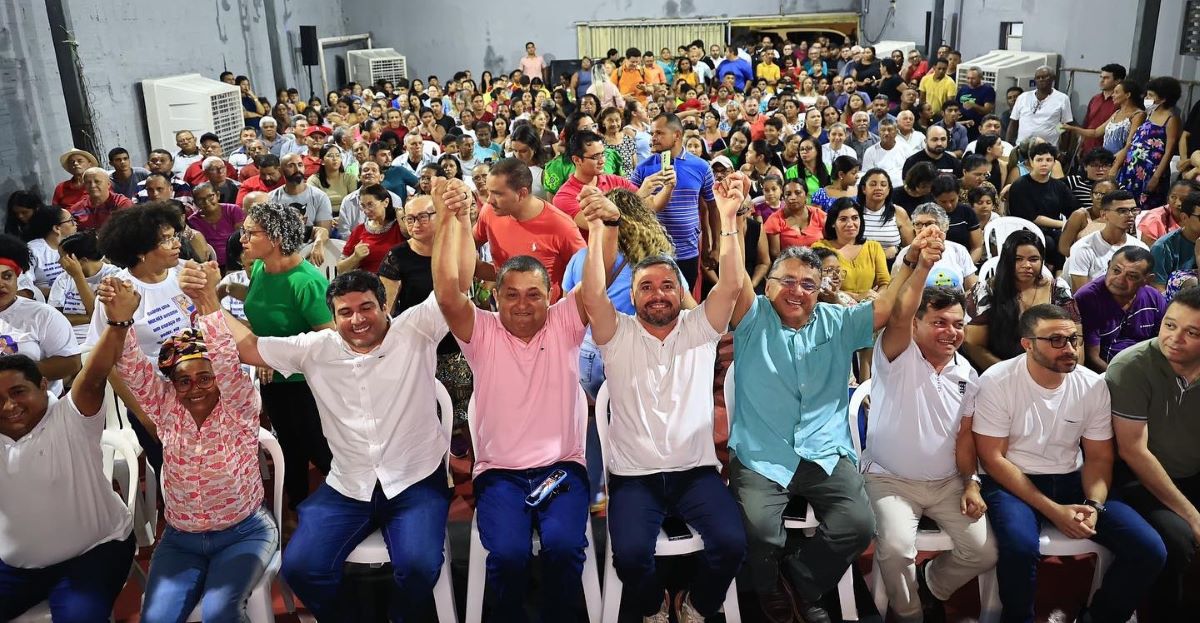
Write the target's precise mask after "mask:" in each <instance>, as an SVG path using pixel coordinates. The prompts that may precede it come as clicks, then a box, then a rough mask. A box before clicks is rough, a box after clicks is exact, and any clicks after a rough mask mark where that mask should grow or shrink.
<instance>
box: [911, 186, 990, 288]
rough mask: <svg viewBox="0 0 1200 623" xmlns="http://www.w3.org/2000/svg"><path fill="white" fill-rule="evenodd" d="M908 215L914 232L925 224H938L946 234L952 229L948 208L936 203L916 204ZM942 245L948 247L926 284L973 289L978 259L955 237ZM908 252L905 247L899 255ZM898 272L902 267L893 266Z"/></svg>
mask: <svg viewBox="0 0 1200 623" xmlns="http://www.w3.org/2000/svg"><path fill="white" fill-rule="evenodd" d="M909 218H910V219H912V226H913V231H921V230H922V229H925V228H926V227H937V228H938V229H940V230H942V233H943V234H945V233H946V232H948V231H950V217H949V216H947V215H946V211H945V210H943V209H942V208H941V206H939V205H938V204H936V203H933V202H929V203H922V204H921V205H919V206H917V207H916V208H914V209H913V213H912V216H911V217H909ZM943 244H944V245H945V248H944V249H942V257H941V259H939V260H938V261H937V263H936V264H934V265H933V268H930V269H929V275H928V276H927V277H926V280H925V285H926V286H930V287H932V286H942V287H948V288H953V289H955V290H959V291H960V292H970V291H971V289H972V288H974V287H975V284H976V283H978V281H979V275H978V270H977V269H976V268H975V261H974V260H972V259H971V252H970V251H969V250H967V248H966V247H964V246H962V245H961V244H959V243H957V242H954V241H953V240H946V241H945V242H943ZM907 253H908V247H904V248H902V249H900V252H899V253H897V254H896V256H897V257H899V256H903V255H906V254H907ZM899 274H900V266H898V265H893V266H892V279H895V278H896V276H897V275H899Z"/></svg>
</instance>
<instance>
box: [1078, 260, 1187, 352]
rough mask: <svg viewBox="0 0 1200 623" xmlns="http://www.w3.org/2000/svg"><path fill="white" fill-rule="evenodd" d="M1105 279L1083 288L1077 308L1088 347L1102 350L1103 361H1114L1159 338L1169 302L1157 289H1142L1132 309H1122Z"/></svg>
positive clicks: (1090, 283) (1100, 278)
mask: <svg viewBox="0 0 1200 623" xmlns="http://www.w3.org/2000/svg"><path fill="white" fill-rule="evenodd" d="M1104 277H1105V275H1100V276H1099V277H1096V278H1095V279H1093V280H1091V281H1089V282H1087V283H1086V284H1084V285H1083V287H1081V288H1079V291H1078V292H1076V293H1075V304H1076V305H1077V306H1078V307H1079V315H1080V317H1081V318H1082V320H1083V343H1084V345H1086V346H1099V347H1100V358H1101V359H1103V360H1104V361H1112V358H1113V357H1115V356H1116V355H1117V353H1119V352H1121V351H1123V350H1125V349H1126V348H1129V347H1130V346H1133V345H1134V344H1137V343H1138V342H1144V341H1146V340H1148V339H1150V338H1152V337H1154V336H1156V335H1158V325H1159V323H1160V322H1162V317H1163V314H1164V313H1165V312H1166V310H1167V299H1166V297H1164V296H1163V295H1162V293H1161V292H1159V291H1158V290H1156V289H1155V288H1154V287H1153V286H1142V287H1141V289H1139V290H1138V291H1137V294H1135V295H1134V296H1133V302H1132V303H1130V304H1129V309H1128V310H1125V309H1122V308H1121V306H1120V304H1118V303H1117V301H1116V299H1114V298H1113V296H1112V294H1110V293H1109V292H1108V288H1106V287H1105V286H1104Z"/></svg>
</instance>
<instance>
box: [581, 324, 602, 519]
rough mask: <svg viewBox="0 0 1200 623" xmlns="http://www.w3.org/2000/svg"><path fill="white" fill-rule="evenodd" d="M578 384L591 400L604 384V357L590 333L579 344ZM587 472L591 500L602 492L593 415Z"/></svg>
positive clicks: (599, 454)
mask: <svg viewBox="0 0 1200 623" xmlns="http://www.w3.org/2000/svg"><path fill="white" fill-rule="evenodd" d="M579 384H580V385H581V386H582V387H583V391H585V392H587V395H588V396H589V397H591V399H592V400H595V399H596V394H598V393H600V386H601V385H603V384H604V359H603V358H601V356H600V348H599V347H597V346H596V343H595V342H593V341H592V334H591V333H588V334H587V335H586V336H585V337H584V338H583V342H582V343H581V344H580V345H579ZM587 472H588V484H589V486H590V488H589V491H590V493H591V494H592V497H591V500H595V499H596V498H597V497H598V496H599V495H600V494H601V493H604V459H603V458H602V456H601V452H600V434H599V433H598V432H597V431H596V420H595V418H594V417H589V418H588V425H587Z"/></svg>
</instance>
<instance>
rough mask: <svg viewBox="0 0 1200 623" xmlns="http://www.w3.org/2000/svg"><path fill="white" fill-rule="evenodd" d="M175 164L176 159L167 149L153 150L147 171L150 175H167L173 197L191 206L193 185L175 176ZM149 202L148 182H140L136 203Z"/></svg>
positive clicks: (147, 162)
mask: <svg viewBox="0 0 1200 623" xmlns="http://www.w3.org/2000/svg"><path fill="white" fill-rule="evenodd" d="M174 163H175V157H174V156H172V155H171V152H169V151H167V150H165V149H151V150H150V157H149V158H148V159H147V160H146V169H147V170H148V171H150V173H161V174H163V175H165V176H166V177H167V179H168V180H170V181H171V194H172V196H174V197H175V198H176V199H178V200H179V201H182V202H183V203H184V204H186V205H191V204H192V185H191V184H188V183H187V182H185V181H183V180H182V179H179V177H177V176H176V175H175V172H174V166H175V164H174ZM146 177H147V178H149V177H150V175H149V174H147V175H146ZM149 200H150V199H149V198H148V197H147V195H146V180H142V181H140V182H138V185H137V197H136V198H134V201H135V202H137V203H146V202H147V201H149Z"/></svg>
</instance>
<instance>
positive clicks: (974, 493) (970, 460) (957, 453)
mask: <svg viewBox="0 0 1200 623" xmlns="http://www.w3.org/2000/svg"><path fill="white" fill-rule="evenodd" d="M974 420H975V418H974V417H973V416H971V415H968V414H963V416H962V418H961V419H960V420H959V427H958V436H957V437H956V438H955V439H954V464H955V466H956V467H958V475H959V476H961V477H962V481H963V494H962V499H961V500H960V501H959V511H960V512H962V514H964V515H966V516H968V517H971V518H972V519H979V518H980V517H982V516H983V513H984V512H985V511H987V504H986V503H985V502H984V501H983V496H982V495H980V493H979V478H978V477H977V476H976V475H975V474H976V472H977V471H978V469H979V456H978V455H977V454H976V453H975V436H974V435H973V434H971V426H972V422H974Z"/></svg>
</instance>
